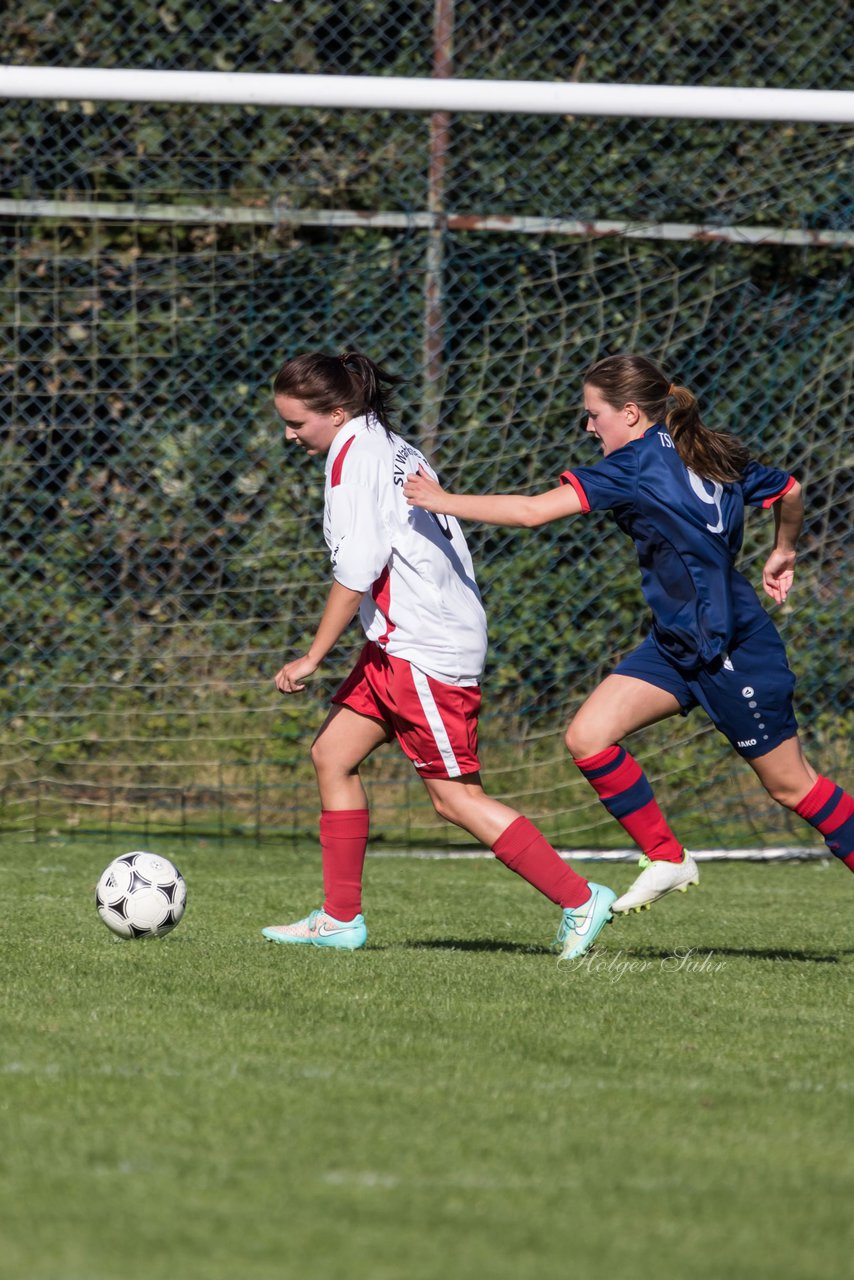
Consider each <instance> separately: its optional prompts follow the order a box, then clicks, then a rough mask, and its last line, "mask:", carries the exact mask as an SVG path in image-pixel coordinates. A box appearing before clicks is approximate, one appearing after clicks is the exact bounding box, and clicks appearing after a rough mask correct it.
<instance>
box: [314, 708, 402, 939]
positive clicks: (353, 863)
mask: <svg viewBox="0 0 854 1280" xmlns="http://www.w3.org/2000/svg"><path fill="white" fill-rule="evenodd" d="M390 736H391V734H390V731H389V729H388V727H387V726H386V725H385V724H384V723H383V722H382V721H381V720H374V719H372V718H371V717H369V716H363V715H359V714H358V713H357V712H355V711H352V710H351V709H350V708H349V707H345V706H335V707H333V708H332V710H331V711H330V713H329V715H328V716H327V717H326V720H325V721H324V723H323V725H322V726H321V729H320V731H319V732H318V734H317V737H316V738H315V740H314V742H313V743H312V746H311V760H312V764H313V765H314V770H315V773H316V775H317V785H318V789H319V791H320V806H321V812H320V848H321V852H322V855H323V891H324V898H323V910H324V911H325V912H326V913H327V915H330V916H332V917H333V918H334V919H335V920H352V919H353V918H354V917H355V916H357V915H359V914H360V912H361V910H362V872H363V870H364V865H365V852H366V849H367V845H368V829H369V815H368V799H367V796H366V795H365V789H364V787H363V785H362V779H361V778H360V776H359V766H360V765H361V763H362V761H363V760H365V759H366V758H367V757H368V756H369V755H370V754H371V752H372V751H375V750H376V748H377V747H379V746H381V745H382V744H383V743H384V742H388V740H389V738H390Z"/></svg>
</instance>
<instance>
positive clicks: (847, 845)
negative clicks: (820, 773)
mask: <svg viewBox="0 0 854 1280" xmlns="http://www.w3.org/2000/svg"><path fill="white" fill-rule="evenodd" d="M795 813H797V814H798V815H799V816H800V817H801V818H803V819H804V820H805V821H806V822H808V823H809V824H810V826H811V827H815V829H816V831H820V832H821V834H822V835H823V836H824V842H825V844H826V845H827V847H828V849H829V850H830V852H831V853H832V854H833V856H834V857H835V858H838V859H839V861H840V862H844V863H845V865H846V867H847V868H848V870H849V871H854V796H850V795H849V794H848V792H847V791H843V790H842V788H841V787H838V786H837V785H836V783H835V782H831V781H830V779H829V778H822V777H819V778H817V779H816V782H815V784H814V785H813V787H812V788H811V789H810V790H809V791H808V792H807V794H806V795H805V796H804V798H803V800H802V801H801V802H800V804H799V805H797V806H796V808H795Z"/></svg>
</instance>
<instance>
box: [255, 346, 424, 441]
mask: <svg viewBox="0 0 854 1280" xmlns="http://www.w3.org/2000/svg"><path fill="white" fill-rule="evenodd" d="M400 381H401V379H400V378H397V377H395V376H394V375H393V374H390V373H386V371H385V370H384V369H382V368H380V366H379V365H378V364H376V363H375V362H374V361H373V360H371V359H369V358H368V356H365V355H362V353H361V352H360V351H345V353H344V354H343V355H341V356H333V355H328V354H327V353H326V352H324V351H312V352H308V353H306V354H305V355H301V356H294V357H293V359H291V360H286V361H285V363H284V364H283V365H282V367H281V369H280V370H279V372H278V373H277V374H276V377H275V379H274V381H273V395H274V396H294V398H295V399H297V400H303V401H304V402H305V403H306V404H307V405H308V407H309V408H310V409H313V410H314V411H315V413H331V412H332V410H333V409H337V408H342V409H346V411H347V413H349V414H350V415H351V416H352V417H358V416H359V415H360V414H368V413H370V414H373V416H374V417H375V418H376V419H377V421H378V422H379V423H380V425H381V426H382V427H383V428H384V429H385V431H386V432H387V434H389V435H391V433H392V432H393V431H394V427H393V426H392V423H391V420H390V416H389V415H390V410H391V408H392V404H391V401H392V397H393V394H394V388H395V387H396V386H397V385H398V383H399V382H400Z"/></svg>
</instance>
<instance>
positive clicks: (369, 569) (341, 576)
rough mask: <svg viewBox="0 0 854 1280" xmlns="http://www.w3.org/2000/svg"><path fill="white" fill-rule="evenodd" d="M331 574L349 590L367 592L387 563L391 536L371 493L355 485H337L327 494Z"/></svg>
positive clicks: (389, 554)
mask: <svg viewBox="0 0 854 1280" xmlns="http://www.w3.org/2000/svg"><path fill="white" fill-rule="evenodd" d="M329 531H330V539H331V541H330V550H331V557H330V558H331V560H332V574H333V577H334V578H335V581H336V582H340V583H341V585H342V586H344V587H349V588H350V590H351V591H370V589H371V587H372V586H373V584H374V582H375V581H376V580H377V578H378V577H379V576H380V574H381V573H382V571H383V569H384V568H385V566H386V565H387V564H388V560H389V557H390V556H391V550H392V547H391V538H390V536H389V533H388V530H387V529H386V527H385V523H384V521H383V519H382V514H381V512H380V509H379V507H378V505H377V503H376V500H375V498H374V495H373V494H372V493H371V491H370V490H369V489H366V488H364V487H363V486H362V485H358V484H339V485H337V486H336V487H335V488H334V489H332V490H331V492H330V495H329Z"/></svg>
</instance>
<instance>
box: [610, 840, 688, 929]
mask: <svg viewBox="0 0 854 1280" xmlns="http://www.w3.org/2000/svg"><path fill="white" fill-rule="evenodd" d="M638 866H640V867H641V868H642V870H641V873H640V875H639V876H638V878H637V880H635V882H634V884H633V885H631V886H630V887H629V888H628V889H627V890H626V892H625V893H624V894H623V896H622V897H621V898H618V899H617V901H616V902H613V903H612V904H611V910H612V911H614V912H616V913H617V914H618V915H627V914H628V913H629V912H630V911H642V910H643V909H644V908H645V907H647V908H648V907H649V906H651V904H652V903H653V902H657V901H658V899H659V898H663V897H664V896H665V894H667V893H673V892H674V890H675V891H677V892H679V893H687V891H688V886H689V885H691V884H699V882H700V872H699V871H698V869H697V864H696V862H695V861H694V859H693V858H692V857H691V855H690V853H689V852H688V850H687V849H686V850H685V852H684V856H683V858H682V861H681V862H661V861H655V862H654V861H652V859H650V858H647V857H646V855H645V854H644V856H643V857H642V858H641V860H640V862H639V863H638Z"/></svg>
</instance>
